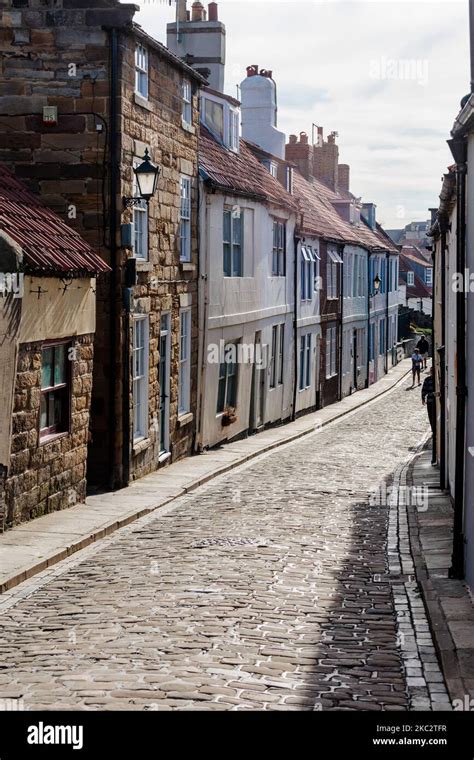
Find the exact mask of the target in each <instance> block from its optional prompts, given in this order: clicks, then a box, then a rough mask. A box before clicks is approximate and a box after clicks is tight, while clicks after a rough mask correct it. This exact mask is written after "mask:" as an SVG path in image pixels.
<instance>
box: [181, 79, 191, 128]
mask: <svg viewBox="0 0 474 760" xmlns="http://www.w3.org/2000/svg"><path fill="white" fill-rule="evenodd" d="M182 117H183V121H184V122H185V124H192V123H193V95H192V89H191V82H190V81H189V80H187V79H185V80H184V82H183V113H182Z"/></svg>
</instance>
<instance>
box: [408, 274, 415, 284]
mask: <svg viewBox="0 0 474 760" xmlns="http://www.w3.org/2000/svg"><path fill="white" fill-rule="evenodd" d="M414 284H415V273H414V272H413V271H412V270H409V271H408V272H407V285H408V286H409V287H413V285H414Z"/></svg>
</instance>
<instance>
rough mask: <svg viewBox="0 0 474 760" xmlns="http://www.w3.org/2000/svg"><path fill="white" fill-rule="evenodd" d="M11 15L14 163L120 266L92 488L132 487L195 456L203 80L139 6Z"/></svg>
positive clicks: (1, 147) (107, 329)
mask: <svg viewBox="0 0 474 760" xmlns="http://www.w3.org/2000/svg"><path fill="white" fill-rule="evenodd" d="M0 7H2V10H1V15H2V30H1V32H0V50H1V53H2V59H3V63H2V69H1V73H0V94H1V95H2V98H1V101H0V115H1V122H0V158H1V159H2V160H3V161H4V162H5V163H7V164H8V165H9V166H10V167H11V168H12V169H13V171H14V172H15V174H16V176H18V177H21V178H22V179H24V180H25V182H27V183H28V185H29V186H30V187H31V188H32V189H33V190H35V191H37V192H38V193H39V194H40V195H41V196H42V198H43V199H44V201H45V202H46V203H47V204H48V206H50V207H52V208H53V209H55V210H56V211H57V213H59V214H60V215H61V216H62V218H63V219H64V220H65V221H66V222H67V224H68V225H70V226H71V227H72V228H73V229H75V230H76V231H78V232H79V233H80V234H81V235H82V236H83V237H84V238H85V239H86V240H87V241H88V242H89V243H90V244H91V245H92V246H93V247H94V248H95V249H96V250H97V251H99V252H100V254H101V256H102V257H103V258H104V259H105V260H106V261H107V262H108V263H109V264H110V270H111V271H110V274H109V275H108V276H107V277H106V278H104V281H103V282H102V283H101V285H100V286H99V289H98V292H97V335H96V357H97V361H96V362H95V365H94V382H93V398H92V412H91V415H92V418H91V444H90V455H89V469H88V472H89V480H90V483H91V484H92V485H94V486H98V487H119V486H123V485H126V484H127V483H128V482H129V480H130V479H134V478H137V477H140V476H142V475H144V474H146V473H148V472H151V471H153V470H155V469H157V468H158V467H159V466H161V465H163V464H164V463H166V462H169V461H172V460H175V459H178V458H180V457H182V456H185V455H187V454H189V453H190V452H191V451H192V448H193V443H194V436H195V406H196V366H197V350H198V331H197V321H196V320H197V277H198V261H197V235H196V209H197V173H198V170H197V144H198V96H197V87H198V86H199V85H200V84H201V83H203V82H204V79H203V78H202V76H201V75H200V74H199V73H197V72H195V71H194V70H193V69H192V68H190V67H189V66H187V65H186V64H185V63H183V62H182V61H181V60H180V59H179V58H177V57H176V56H175V55H173V54H172V53H171V52H170V51H169V50H168V49H167V48H166V47H164V46H163V45H161V44H160V43H159V42H157V41H156V40H154V39H153V38H152V37H150V36H149V35H147V34H146V33H145V32H144V31H143V30H142V29H141V27H140V26H138V25H137V24H135V23H134V22H133V16H134V14H135V12H136V10H137V6H135V5H130V4H120V3H118V2H115V0H45V2H43V3H42V4H41V5H38V3H37V2H35V0H22V2H18V0H2V3H1V4H0ZM145 151H148V155H149V157H150V159H151V162H152V165H153V166H156V167H158V168H159V170H160V174H159V177H158V181H157V186H156V191H155V193H154V194H153V196H152V197H151V198H150V199H149V203H148V201H147V200H143V199H141V196H140V195H139V187H138V185H137V181H136V177H137V175H135V173H134V168H137V166H139V165H140V164H142V163H143V159H144V156H145ZM124 199H128V200H125V201H124ZM132 199H133V200H132Z"/></svg>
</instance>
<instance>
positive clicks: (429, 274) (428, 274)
mask: <svg viewBox="0 0 474 760" xmlns="http://www.w3.org/2000/svg"><path fill="white" fill-rule="evenodd" d="M425 283H426V285H427V286H428V287H429V288H431V287H432V286H433V270H432V268H431V267H427V268H426V278H425Z"/></svg>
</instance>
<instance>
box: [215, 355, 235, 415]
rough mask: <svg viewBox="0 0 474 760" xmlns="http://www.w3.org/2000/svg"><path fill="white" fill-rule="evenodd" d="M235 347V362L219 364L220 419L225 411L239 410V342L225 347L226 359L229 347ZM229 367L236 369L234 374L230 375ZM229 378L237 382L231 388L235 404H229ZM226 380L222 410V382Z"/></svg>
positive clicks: (218, 410)
mask: <svg viewBox="0 0 474 760" xmlns="http://www.w3.org/2000/svg"><path fill="white" fill-rule="evenodd" d="M230 346H233V347H234V348H233V350H235V357H234V358H235V361H233V362H227V361H224V362H220V364H219V375H218V383H217V403H216V416H217V417H219V416H221V415H222V414H224V412H225V410H226V409H227V408H228V407H229V408H233V409H236V408H237V399H238V391H239V362H238V360H237V359H238V350H239V342H237V341H236V342H232V341H231V342H229V343H226V344H225V346H224V357H225V354H226V351H227V349H228V347H230ZM222 367H225V374H224V375H223V376H222V375H221V372H222ZM229 367H233V368H234V372H233V373H232V374H230V373H229ZM229 377H230V378H234V377H235V382H234V383H233V385H232V386H231V388H232V393H233V396H234V398H233V403H229V398H228V396H229ZM222 380H224V394H223V403H222V409H221V408H220V404H219V400H220V396H221V393H220V390H221V381H222Z"/></svg>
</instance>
